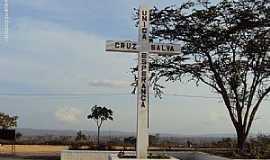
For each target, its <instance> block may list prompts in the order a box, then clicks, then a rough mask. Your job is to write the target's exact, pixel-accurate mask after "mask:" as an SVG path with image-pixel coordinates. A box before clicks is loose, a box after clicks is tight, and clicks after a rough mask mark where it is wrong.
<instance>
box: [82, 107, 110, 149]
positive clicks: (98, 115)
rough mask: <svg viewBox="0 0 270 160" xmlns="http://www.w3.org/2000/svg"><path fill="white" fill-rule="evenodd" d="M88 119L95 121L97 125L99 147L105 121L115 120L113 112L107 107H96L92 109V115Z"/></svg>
mask: <svg viewBox="0 0 270 160" xmlns="http://www.w3.org/2000/svg"><path fill="white" fill-rule="evenodd" d="M87 118H88V119H93V120H94V121H95V122H96V125H97V134H98V145H99V137H100V128H101V126H102V124H103V122H104V121H107V120H113V111H112V110H111V109H109V108H106V107H100V106H97V105H94V106H93V107H92V108H91V114H89V115H88V116H87Z"/></svg>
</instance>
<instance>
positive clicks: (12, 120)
mask: <svg viewBox="0 0 270 160" xmlns="http://www.w3.org/2000/svg"><path fill="white" fill-rule="evenodd" d="M17 119H18V116H13V117H12V116H10V115H8V114H5V113H1V112H0V127H2V129H8V128H13V127H17Z"/></svg>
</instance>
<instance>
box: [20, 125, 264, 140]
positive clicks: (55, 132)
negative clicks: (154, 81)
mask: <svg viewBox="0 0 270 160" xmlns="http://www.w3.org/2000/svg"><path fill="white" fill-rule="evenodd" d="M17 132H20V133H22V134H23V135H24V136H44V135H52V136H76V133H77V132H78V130H51V129H30V128H18V129H17ZM82 132H83V133H84V134H87V135H93V136H95V135H96V134H97V133H96V131H89V130H82ZM150 134H152V135H155V133H150ZM101 135H102V136H125V137H127V136H135V135H136V134H135V132H133V133H132V132H123V131H102V132H101ZM257 135H258V134H250V136H253V137H254V136H257ZM266 135H269V134H266ZM159 136H160V137H175V138H219V139H220V138H229V137H230V138H235V137H236V135H235V134H228V133H227V134H224V133H220V134H193V135H180V134H166V133H165V134H163V133H161V134H159Z"/></svg>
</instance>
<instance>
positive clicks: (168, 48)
mask: <svg viewBox="0 0 270 160" xmlns="http://www.w3.org/2000/svg"><path fill="white" fill-rule="evenodd" d="M149 31H150V10H149V8H147V7H145V6H141V7H140V10H139V39H138V42H134V41H111V40H109V41H106V51H112V52H132V53H137V54H138V85H137V143H136V156H137V158H138V159H146V158H147V149H148V145H149V144H148V143H149V139H148V128H149V125H148V124H149V54H159V55H161V54H179V53H180V52H181V49H180V45H178V44H164V43H150V42H149V33H150V32H149Z"/></svg>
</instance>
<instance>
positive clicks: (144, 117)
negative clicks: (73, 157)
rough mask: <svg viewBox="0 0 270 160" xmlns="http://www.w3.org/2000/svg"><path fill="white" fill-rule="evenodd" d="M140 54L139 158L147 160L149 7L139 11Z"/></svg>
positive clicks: (137, 152) (138, 101)
mask: <svg viewBox="0 0 270 160" xmlns="http://www.w3.org/2000/svg"><path fill="white" fill-rule="evenodd" d="M139 12H140V13H139V39H138V42H139V47H140V48H139V50H140V52H139V54H138V82H137V83H138V86H137V94H138V96H137V143H136V155H137V158H141V159H146V158H147V150H148V145H149V136H148V128H149V126H148V124H149V80H148V79H149V76H148V75H149V74H148V73H149V63H148V61H149V19H150V13H149V12H150V11H149V9H148V8H147V7H140V10H139Z"/></svg>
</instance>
